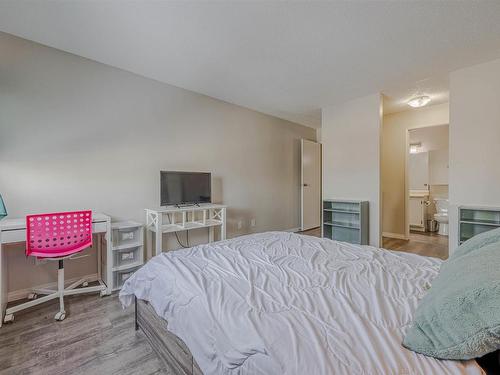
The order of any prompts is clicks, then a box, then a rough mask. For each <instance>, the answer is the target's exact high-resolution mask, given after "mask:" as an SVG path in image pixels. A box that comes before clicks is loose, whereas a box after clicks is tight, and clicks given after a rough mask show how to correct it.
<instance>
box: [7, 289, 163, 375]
mask: <svg viewBox="0 0 500 375" xmlns="http://www.w3.org/2000/svg"><path fill="white" fill-rule="evenodd" d="M65 305H66V311H67V313H68V314H67V316H66V319H65V320H64V321H62V322H56V321H55V320H54V315H55V313H56V312H57V311H58V302H57V300H54V301H51V302H48V303H46V304H42V305H39V306H37V307H35V308H33V309H29V310H25V311H23V312H19V313H17V314H15V321H14V322H13V323H9V324H5V325H3V326H2V327H1V328H0V374H2V375H4V374H9V375H10V374H12V375H14V374H16V375H18V374H37V375H45V374H47V375H49V374H50V375H59V374H71V375H74V374H77V375H78V374H85V375H94V374H96V375H109V374H120V375H127V374H141V375H143V374H144V375H147V374H167V373H166V372H165V371H164V370H162V367H161V363H160V361H159V359H158V357H157V356H156V354H155V353H154V352H153V349H152V348H151V346H150V344H149V342H148V341H147V339H146V337H145V336H144V334H143V333H142V332H141V331H135V329H134V308H133V306H130V307H129V308H128V309H126V310H123V309H122V307H121V304H120V302H119V301H118V295H116V294H114V295H112V296H108V297H104V298H101V297H99V296H98V295H90V294H89V295H81V296H69V297H66V298H65Z"/></svg>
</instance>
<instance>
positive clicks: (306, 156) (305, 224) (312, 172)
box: [300, 139, 321, 230]
mask: <svg viewBox="0 0 500 375" xmlns="http://www.w3.org/2000/svg"><path fill="white" fill-rule="evenodd" d="M300 145H301V147H300V149H301V164H302V173H301V230H308V229H312V228H317V227H319V226H320V225H321V144H319V143H316V142H312V141H308V140H306V139H302V140H301V143H300Z"/></svg>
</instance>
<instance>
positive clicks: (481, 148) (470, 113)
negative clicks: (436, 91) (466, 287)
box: [450, 60, 500, 251]
mask: <svg viewBox="0 0 500 375" xmlns="http://www.w3.org/2000/svg"><path fill="white" fill-rule="evenodd" d="M499 103H500V60H495V61H491V62H488V63H486V64H480V65H476V66H473V67H470V68H466V69H461V70H457V71H455V72H453V73H451V74H450V112H451V116H450V117H451V118H450V251H453V250H454V249H455V248H456V246H457V242H458V233H457V231H458V223H457V207H458V206H459V205H485V206H497V207H498V206H500V168H499V160H500V104H499Z"/></svg>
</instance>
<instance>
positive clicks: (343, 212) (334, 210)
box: [323, 208, 360, 215]
mask: <svg viewBox="0 0 500 375" xmlns="http://www.w3.org/2000/svg"><path fill="white" fill-rule="evenodd" d="M323 211H329V212H338V213H342V214H357V215H359V213H360V212H359V211H353V210H341V209H337V208H323Z"/></svg>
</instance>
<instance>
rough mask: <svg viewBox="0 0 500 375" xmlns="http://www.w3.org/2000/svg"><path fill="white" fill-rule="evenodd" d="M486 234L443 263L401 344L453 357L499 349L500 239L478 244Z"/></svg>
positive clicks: (444, 357) (475, 354) (478, 355)
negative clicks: (486, 243) (499, 240)
mask: <svg viewBox="0 0 500 375" xmlns="http://www.w3.org/2000/svg"><path fill="white" fill-rule="evenodd" d="M497 233H498V232H497ZM491 235H495V234H491ZM478 237H479V236H478ZM485 237H488V236H483V237H481V238H480V239H476V240H475V241H472V242H470V243H467V242H468V241H467V242H465V243H464V244H463V245H467V246H464V248H465V249H466V250H467V251H465V250H464V248H461V249H460V248H459V249H457V252H458V250H461V251H460V252H458V254H453V255H452V257H451V258H450V259H449V260H448V261H446V262H444V263H443V264H442V266H441V270H440V272H439V275H438V276H437V277H436V278H435V279H434V281H433V283H432V287H431V289H430V290H429V292H428V293H427V294H426V295H425V296H424V298H423V299H422V300H421V302H420V304H419V306H418V307H417V310H416V312H415V316H414V321H413V323H412V325H411V326H410V328H409V329H408V331H407V332H406V335H405V338H404V341H403V346H404V347H405V348H408V349H410V350H413V351H415V352H418V353H421V354H425V355H428V356H431V357H435V358H439V359H456V360H466V359H471V358H476V357H481V356H483V355H485V354H487V353H489V352H492V351H494V350H497V349H499V348H500V242H496V243H490V244H488V245H484V246H479V245H480V244H484V243H485V242H487V241H485V242H484V243H483V240H485ZM491 238H493V237H491ZM473 245H474V246H473ZM475 245H478V246H479V247H476V246H475Z"/></svg>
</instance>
